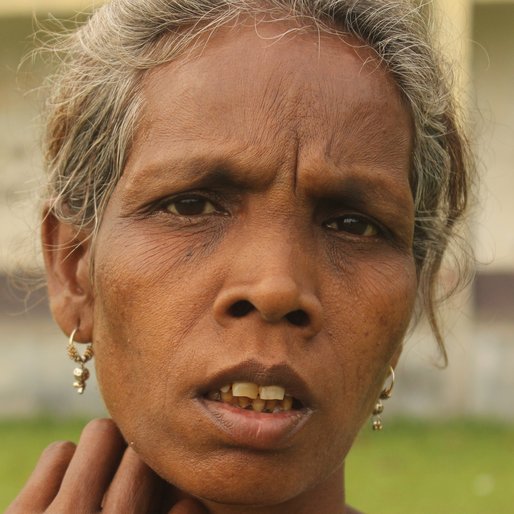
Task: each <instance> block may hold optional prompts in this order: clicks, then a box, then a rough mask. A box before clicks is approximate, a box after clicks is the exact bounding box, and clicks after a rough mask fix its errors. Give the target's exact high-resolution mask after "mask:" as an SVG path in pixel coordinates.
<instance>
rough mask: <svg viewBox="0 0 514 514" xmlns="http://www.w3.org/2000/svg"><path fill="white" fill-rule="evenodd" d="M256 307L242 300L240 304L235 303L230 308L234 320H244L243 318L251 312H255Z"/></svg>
mask: <svg viewBox="0 0 514 514" xmlns="http://www.w3.org/2000/svg"><path fill="white" fill-rule="evenodd" d="M254 309H255V307H254V306H253V305H252V304H251V303H250V302H247V301H246V300H241V301H239V302H236V303H234V305H232V306H231V307H230V308H229V310H228V311H229V313H230V315H231V316H233V317H234V318H242V317H243V316H246V315H247V314H248V313H249V312H251V311H253V310H254Z"/></svg>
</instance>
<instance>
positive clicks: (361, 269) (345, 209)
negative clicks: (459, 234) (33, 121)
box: [8, 0, 469, 514]
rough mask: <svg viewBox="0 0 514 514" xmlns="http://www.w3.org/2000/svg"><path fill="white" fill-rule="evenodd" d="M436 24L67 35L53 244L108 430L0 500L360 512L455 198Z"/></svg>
mask: <svg viewBox="0 0 514 514" xmlns="http://www.w3.org/2000/svg"><path fill="white" fill-rule="evenodd" d="M425 19H426V18H425V16H424V13H421V12H420V11H419V9H417V8H416V7H415V6H414V4H413V3H412V2H409V1H406V0H404V1H391V0H380V1H378V0H255V1H254V0H145V1H142V0H113V1H111V2H110V3H108V4H107V5H105V6H104V7H102V8H101V9H99V10H97V11H96V13H95V14H94V15H93V16H92V17H91V18H90V20H89V21H88V22H87V23H86V24H85V25H83V26H82V27H80V28H79V30H77V31H76V32H75V33H73V34H72V35H71V36H69V37H68V39H67V40H66V42H65V46H64V48H63V51H65V57H64V58H63V60H62V63H61V69H60V71H59V73H58V76H57V80H56V82H54V86H53V91H52V93H53V94H52V97H51V100H50V109H49V114H48V125H47V139H46V166H47V170H48V183H49V188H48V194H47V198H46V203H45V206H46V207H45V211H44V217H43V248H44V255H45V263H46V269H47V278H48V291H49V297H50V303H51V309H52V313H53V315H54V317H55V319H56V321H57V323H58V324H59V325H60V327H61V328H62V330H63V332H65V333H66V334H67V335H68V336H70V335H71V336H70V345H69V353H70V356H71V357H72V358H73V359H74V360H76V361H77V362H78V364H79V366H78V367H77V369H76V371H75V379H76V382H75V387H76V388H77V389H79V392H82V391H83V390H84V388H85V387H86V384H87V378H88V374H89V373H88V370H87V365H86V361H88V360H89V359H90V358H91V357H92V355H93V351H94V355H95V366H96V370H97V376H98V381H99V384H100V387H101V391H102V394H103V397H104V399H105V403H106V405H107V408H108V410H109V412H110V414H111V416H112V421H110V420H99V421H94V422H92V423H90V424H89V425H88V426H87V427H86V429H85V430H84V432H83V435H82V437H81V439H80V442H79V444H78V445H77V446H76V447H75V445H73V444H72V443H58V444H54V445H52V446H51V447H49V448H48V449H47V450H46V451H45V452H44V454H43V456H42V457H41V459H40V462H39V463H38V465H37V467H36V469H35V471H34V473H33V475H32V477H31V478H30V479H29V481H28V483H27V485H26V487H25V488H24V489H23V491H22V492H21V493H20V495H19V497H18V498H17V499H16V500H15V502H14V503H13V504H12V506H11V507H10V510H9V511H8V512H9V514H14V513H27V512H47V513H91V512H98V511H100V510H102V511H103V512H110V513H114V512H116V513H147V512H148V513H150V512H151V513H156V512H158V513H160V512H162V513H165V512H166V513H173V514H179V513H181V514H186V513H187V514H196V513H200V512H208V513H212V514H229V513H238V514H244V513H250V512H251V513H252V514H261V513H266V514H275V513H277V514H278V513H280V514H287V513H294V514H342V513H352V512H356V511H355V510H353V509H352V508H350V507H348V506H345V493H344V460H345V457H346V455H347V454H348V452H349V450H350V448H351V447H352V444H353V442H354V440H355V437H356V435H357V433H358V431H359V430H360V429H361V427H362V426H363V424H364V423H366V420H367V419H368V418H369V417H370V416H371V415H372V414H375V418H374V428H376V429H379V428H381V423H380V419H379V417H377V416H379V414H380V412H381V411H382V409H383V405H382V403H381V402H380V398H382V399H384V398H387V397H388V396H389V395H390V393H391V382H392V380H393V378H394V372H393V369H394V367H395V365H396V363H397V361H398V358H399V356H400V353H401V350H402V341H403V338H404V335H405V333H406V330H407V329H408V327H409V325H410V323H411V321H412V318H413V313H414V312H415V307H416V304H418V305H419V306H420V307H422V308H424V310H425V312H426V313H427V314H428V319H429V321H430V323H431V325H432V327H433V330H434V333H435V335H436V338H437V340H438V341H439V343H440V345H442V343H441V337H440V334H439V331H438V328H437V321H436V316H435V307H434V305H435V301H436V298H435V285H434V284H435V277H436V273H437V271H438V269H439V267H440V263H441V259H442V256H443V252H444V250H445V248H446V247H447V244H448V242H449V240H450V238H451V235H452V232H453V228H454V225H455V223H456V222H457V221H458V220H459V218H460V217H461V216H462V214H463V211H464V208H465V205H466V197H467V187H468V186H467V184H468V182H469V165H468V159H467V145H466V142H465V140H464V138H463V136H462V133H461V130H460V129H459V127H458V124H457V122H456V114H455V111H454V108H453V105H452V101H451V97H450V94H449V89H448V86H447V83H446V80H445V77H444V75H443V73H442V71H441V66H440V63H439V60H438V58H437V56H435V54H434V51H433V47H432V45H431V43H430V38H429V30H428V29H427V26H426V24H425ZM76 343H86V344H88V346H86V347H80V346H79V345H78V344H76ZM441 347H442V346H441ZM442 349H443V350H442V351H443V353H444V348H443V347H442Z"/></svg>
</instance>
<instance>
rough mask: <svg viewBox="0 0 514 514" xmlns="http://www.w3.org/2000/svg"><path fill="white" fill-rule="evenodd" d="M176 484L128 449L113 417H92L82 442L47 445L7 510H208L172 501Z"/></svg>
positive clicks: (38, 513) (14, 513)
mask: <svg viewBox="0 0 514 514" xmlns="http://www.w3.org/2000/svg"><path fill="white" fill-rule="evenodd" d="M170 488H171V486H170V485H169V484H167V483H166V482H164V481H163V480H162V479H161V478H159V477H158V476H157V475H156V474H155V473H154V472H153V471H152V470H151V469H150V468H149V467H148V466H147V465H146V464H144V463H143V462H142V461H141V459H140V458H139V457H138V455H137V454H136V452H135V451H133V450H132V449H131V448H127V447H126V443H125V441H124V440H123V438H122V436H121V434H120V432H119V430H118V428H117V427H116V425H115V424H114V423H113V422H112V421H111V420H108V419H97V420H94V421H91V422H90V423H89V424H88V425H87V426H86V427H85V428H84V430H83V432H82V435H81V437H80V441H79V444H78V446H76V445H75V444H73V443H71V442H57V443H53V444H51V445H50V446H49V447H48V448H46V449H45V450H44V451H43V453H42V455H41V457H40V459H39V462H38V463H37V465H36V468H35V469H34V471H33V473H32V475H31V476H30V478H29V480H28V482H27V483H26V485H25V487H24V488H23V489H22V491H21V492H20V494H19V495H18V497H17V498H16V499H15V500H14V502H13V503H12V504H11V505H10V507H9V508H8V509H7V511H6V513H5V514H43V513H45V514H71V513H73V514H93V513H96V512H102V514H161V513H162V514H164V513H166V514H208V512H207V510H205V508H204V507H203V506H202V505H201V504H200V503H199V502H197V501H195V500H193V499H185V500H180V501H178V502H176V503H174V504H173V505H172V506H171V507H170V504H169V498H170V494H169V493H170V491H169V489H170Z"/></svg>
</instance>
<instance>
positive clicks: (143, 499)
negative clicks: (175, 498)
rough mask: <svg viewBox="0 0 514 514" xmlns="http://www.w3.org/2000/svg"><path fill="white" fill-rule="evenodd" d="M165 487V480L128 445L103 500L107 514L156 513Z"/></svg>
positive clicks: (104, 510)
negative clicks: (121, 513)
mask: <svg viewBox="0 0 514 514" xmlns="http://www.w3.org/2000/svg"><path fill="white" fill-rule="evenodd" d="M162 490H163V482H162V480H161V479H160V478H159V477H158V476H157V475H156V474H155V473H154V472H153V471H152V470H151V469H150V468H149V467H148V466H147V465H146V464H145V463H144V462H143V461H142V460H141V459H140V458H139V456H138V455H137V453H136V452H135V451H134V450H132V448H127V450H126V451H125V454H124V455H123V459H122V460H121V464H120V466H119V468H118V471H117V472H116V475H115V476H114V479H113V481H112V483H111V485H110V487H109V491H108V492H107V496H106V498H105V500H104V503H103V510H102V512H104V513H105V514H119V513H120V512H123V513H124V514H143V513H146V512H152V513H153V512H156V511H157V510H158V505H159V503H160V502H159V501H158V500H159V499H160V497H161V494H162Z"/></svg>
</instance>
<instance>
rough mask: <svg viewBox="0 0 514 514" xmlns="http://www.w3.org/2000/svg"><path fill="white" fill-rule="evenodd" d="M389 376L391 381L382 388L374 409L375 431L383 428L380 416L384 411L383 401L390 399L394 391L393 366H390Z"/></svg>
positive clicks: (373, 424)
mask: <svg viewBox="0 0 514 514" xmlns="http://www.w3.org/2000/svg"><path fill="white" fill-rule="evenodd" d="M389 376H390V377H391V383H390V384H389V385H388V386H387V387H385V388H384V389H383V390H382V392H381V393H380V396H379V399H378V400H377V403H375V407H374V409H373V423H372V427H373V430H374V431H378V430H382V428H383V425H382V418H381V417H380V415H381V414H382V412H384V404H383V403H382V400H389V398H391V396H392V393H393V387H394V379H395V376H394V369H393V367H392V366H389Z"/></svg>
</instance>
